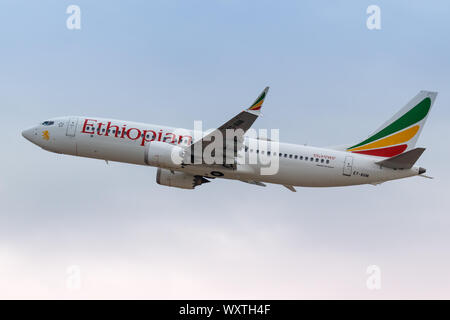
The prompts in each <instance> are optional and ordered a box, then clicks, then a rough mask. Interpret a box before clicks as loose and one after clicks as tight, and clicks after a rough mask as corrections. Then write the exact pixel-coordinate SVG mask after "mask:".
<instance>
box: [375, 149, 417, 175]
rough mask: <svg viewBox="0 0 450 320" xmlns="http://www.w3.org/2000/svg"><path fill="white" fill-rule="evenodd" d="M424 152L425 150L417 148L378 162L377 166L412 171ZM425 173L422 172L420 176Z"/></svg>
mask: <svg viewBox="0 0 450 320" xmlns="http://www.w3.org/2000/svg"><path fill="white" fill-rule="evenodd" d="M424 151H425V148H415V149H412V150H409V151H406V152H404V153H401V154H399V155H397V156H394V157H391V158H388V159H385V160H382V161H378V162H376V164H379V165H380V166H383V167H387V168H391V169H411V168H412V166H413V165H414V164H415V163H416V161H417V160H418V159H419V157H420V156H421V155H422V153H423V152H424ZM424 172H425V171H422V172H421V173H420V174H422V173H424Z"/></svg>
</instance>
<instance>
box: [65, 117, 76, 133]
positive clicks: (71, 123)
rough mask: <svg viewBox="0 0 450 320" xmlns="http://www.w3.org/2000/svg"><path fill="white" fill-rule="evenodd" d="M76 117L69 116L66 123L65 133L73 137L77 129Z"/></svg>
mask: <svg viewBox="0 0 450 320" xmlns="http://www.w3.org/2000/svg"><path fill="white" fill-rule="evenodd" d="M77 122H78V118H70V119H69V124H68V125H67V131H66V135H67V136H69V137H75V131H76V129H77Z"/></svg>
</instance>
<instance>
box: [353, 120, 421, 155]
mask: <svg viewBox="0 0 450 320" xmlns="http://www.w3.org/2000/svg"><path fill="white" fill-rule="evenodd" d="M417 131H419V126H418V125H416V126H414V127H411V128H409V129H406V130H403V131H400V132H398V133H396V134H393V135H392V136H389V137H387V138H384V139H381V140H378V141H375V142H372V143H369V144H366V145H365V146H361V147H358V148H353V149H349V150H348V151H360V150H367V149H375V148H383V147H387V146H392V145H396V144H400V143H404V142H406V141H409V140H410V139H411V138H412V137H414V136H415V135H416V133H417Z"/></svg>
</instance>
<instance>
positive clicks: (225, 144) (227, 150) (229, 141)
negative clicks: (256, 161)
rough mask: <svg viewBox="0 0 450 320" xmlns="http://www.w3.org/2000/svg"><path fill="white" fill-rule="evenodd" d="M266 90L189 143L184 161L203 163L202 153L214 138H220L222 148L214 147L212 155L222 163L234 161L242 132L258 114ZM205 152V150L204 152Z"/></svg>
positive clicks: (241, 139) (240, 145)
mask: <svg viewBox="0 0 450 320" xmlns="http://www.w3.org/2000/svg"><path fill="white" fill-rule="evenodd" d="M268 91H269V87H266V88H265V89H264V90H263V92H261V94H260V95H259V96H258V98H256V100H255V102H253V104H252V105H251V106H250V107H248V108H247V109H246V110H244V111H242V112H241V113H239V114H238V115H236V116H235V117H233V118H232V119H231V120H229V121H227V122H225V123H224V124H223V125H221V126H220V127H218V128H217V129H215V130H213V131H211V132H209V133H208V134H206V135H205V136H204V137H203V138H201V139H199V140H197V141H195V142H194V143H193V144H191V145H190V146H189V147H188V148H189V149H190V150H189V152H187V153H186V157H187V159H185V160H186V162H187V163H194V164H197V163H198V164H201V163H204V159H203V154H204V151H205V149H206V148H207V147H208V146H209V145H210V144H211V143H213V142H215V140H216V139H221V141H217V142H218V144H217V145H219V146H222V149H221V150H220V149H218V148H217V149H215V150H214V151H213V156H215V158H216V159H219V158H222V159H223V163H224V164H232V163H234V159H235V157H236V155H237V152H238V150H240V149H241V148H242V145H243V142H244V134H245V133H246V132H247V130H248V129H249V128H250V127H251V126H252V125H253V123H254V122H255V120H256V119H257V118H258V116H259V115H260V112H261V107H262V104H263V103H264V100H265V98H266V96H267V92H268ZM220 142H221V143H220ZM206 154H207V152H205V155H206Z"/></svg>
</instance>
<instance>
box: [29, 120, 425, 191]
mask: <svg viewBox="0 0 450 320" xmlns="http://www.w3.org/2000/svg"><path fill="white" fill-rule="evenodd" d="M50 122H53V123H52V124H50V125H44V124H41V125H38V126H35V127H33V128H31V129H28V130H25V131H24V132H23V135H24V137H25V138H27V139H28V140H30V141H31V142H33V143H35V144H37V145H39V146H40V147H42V148H43V149H45V150H48V151H52V152H56V153H62V154H68V155H74V156H80V157H88V158H95V159H103V160H108V161H117V162H124V163H130V164H138V165H147V163H146V161H145V148H146V146H147V145H148V144H149V142H150V141H161V142H166V143H172V144H175V145H179V146H183V147H185V146H187V145H189V144H190V143H191V142H192V139H193V138H194V136H193V132H192V131H191V130H186V129H177V128H172V127H164V126H158V125H151V124H144V123H136V122H129V121H120V120H112V119H100V118H95V117H94V118H87V117H61V118H54V119H51V121H50ZM99 124H102V125H101V126H100V127H99ZM108 124H109V125H108ZM108 130H109V132H108ZM45 132H46V133H45ZM251 142H252V141H251V139H250V138H246V139H245V142H244V144H245V145H246V146H248V147H246V148H242V149H241V150H240V151H239V152H238V158H241V159H248V158H249V157H251V153H253V152H254V153H256V149H258V148H256V149H254V148H252V147H251V145H252V143H251ZM253 142H254V141H253ZM256 145H257V144H256ZM263 151H264V156H266V157H267V158H270V159H271V161H275V160H276V161H278V170H277V171H276V172H275V173H274V174H262V173H261V172H262V171H261V168H262V167H264V164H262V163H261V162H260V161H259V160H258V161H257V162H256V163H248V162H249V161H243V163H242V164H237V166H236V167H235V168H227V167H225V166H221V165H205V164H200V165H187V166H184V167H180V168H177V169H176V170H177V171H182V172H186V173H189V174H194V175H199V176H204V177H213V178H214V177H221V178H225V179H235V180H242V181H246V182H268V183H275V184H282V185H288V186H305V187H335V186H348V185H359V184H377V183H381V182H384V181H388V180H394V179H400V178H405V177H410V176H415V175H418V174H419V168H418V167H413V168H411V169H403V170H400V169H399V170H394V169H390V168H386V167H381V166H380V165H378V164H376V163H375V162H377V161H380V160H382V159H383V158H380V157H373V156H367V155H362V154H356V153H350V152H346V151H340V150H333V149H326V148H316V147H310V146H303V145H296V144H289V143H279V150H278V151H277V152H276V155H274V154H273V153H274V152H273V151H272V152H271V154H270V156H267V151H270V148H269V149H265V150H264V149H263V148H261V150H258V156H262V152H263Z"/></svg>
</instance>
